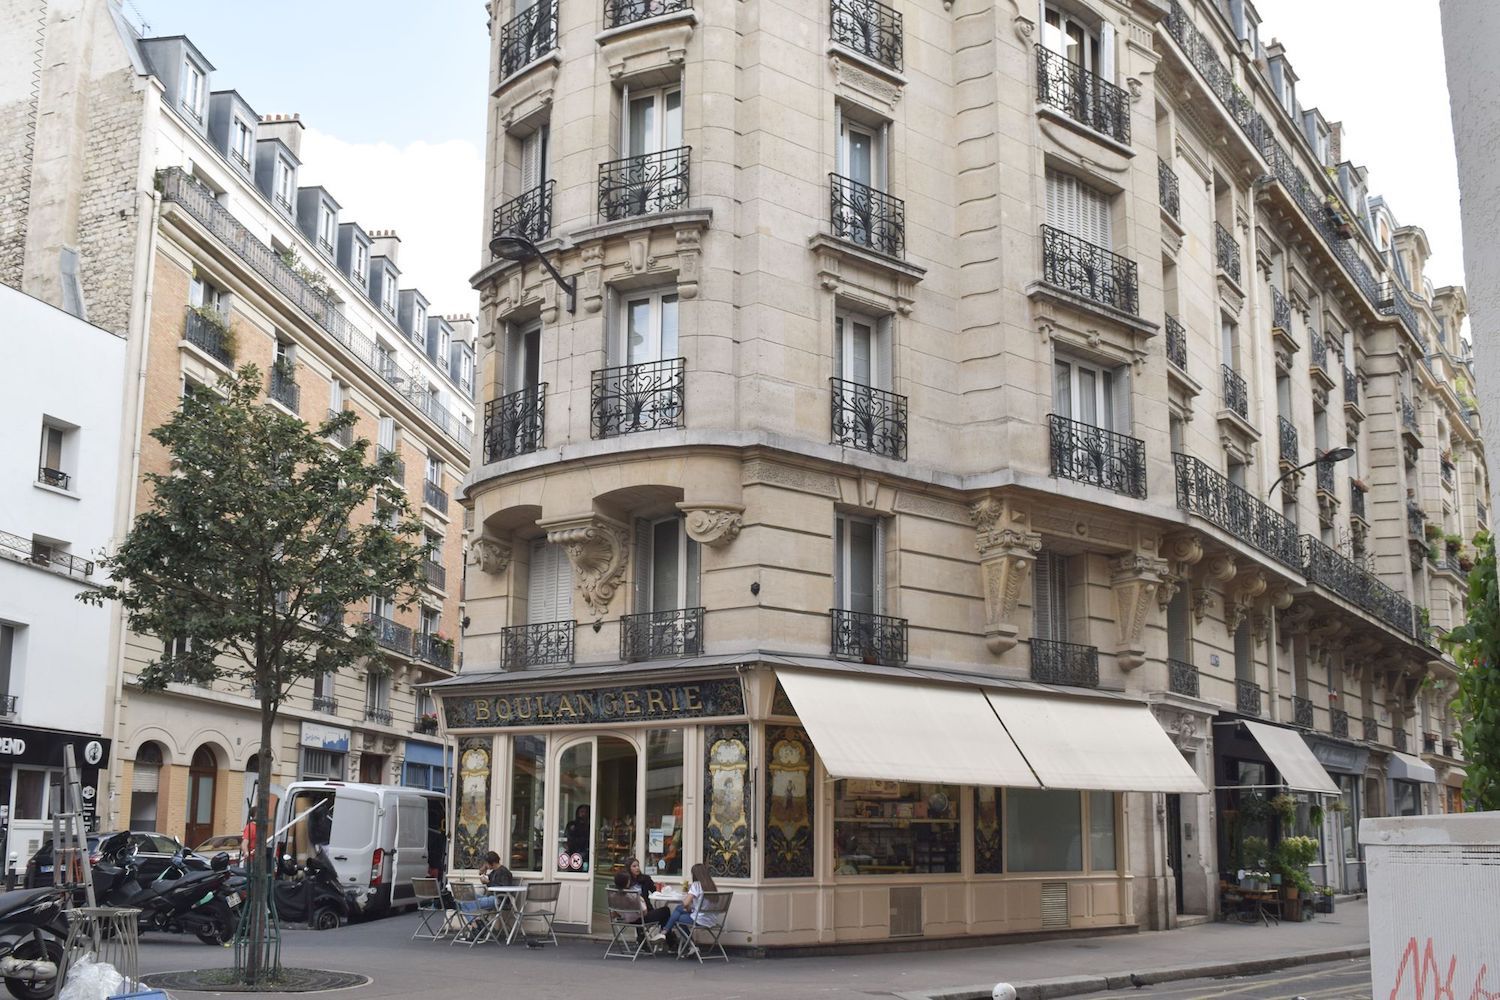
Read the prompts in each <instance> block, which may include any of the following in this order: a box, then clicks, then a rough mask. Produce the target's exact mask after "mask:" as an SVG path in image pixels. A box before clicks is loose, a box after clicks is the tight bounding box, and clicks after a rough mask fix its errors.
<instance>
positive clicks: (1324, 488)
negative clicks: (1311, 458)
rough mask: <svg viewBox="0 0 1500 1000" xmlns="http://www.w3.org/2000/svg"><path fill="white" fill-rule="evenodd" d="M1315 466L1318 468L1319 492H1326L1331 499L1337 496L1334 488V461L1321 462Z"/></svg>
mask: <svg viewBox="0 0 1500 1000" xmlns="http://www.w3.org/2000/svg"><path fill="white" fill-rule="evenodd" d="M1315 468H1316V469H1317V481H1318V492H1319V493H1322V494H1324V495H1325V496H1327V497H1329V498H1330V499H1332V498H1334V497H1335V496H1337V493H1336V491H1335V490H1334V486H1333V480H1334V471H1333V463H1332V462H1319V463H1318V464H1317V466H1315Z"/></svg>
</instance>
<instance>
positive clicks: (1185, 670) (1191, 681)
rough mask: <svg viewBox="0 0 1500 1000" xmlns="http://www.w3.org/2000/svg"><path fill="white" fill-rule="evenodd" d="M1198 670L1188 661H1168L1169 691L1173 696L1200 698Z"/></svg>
mask: <svg viewBox="0 0 1500 1000" xmlns="http://www.w3.org/2000/svg"><path fill="white" fill-rule="evenodd" d="M1198 688H1199V684H1198V668H1197V667H1195V666H1193V665H1192V664H1191V663H1188V662H1187V661H1186V660H1168V661H1167V689H1168V690H1169V691H1171V692H1172V693H1173V694H1181V695H1186V696H1187V697H1189V698H1197V697H1198Z"/></svg>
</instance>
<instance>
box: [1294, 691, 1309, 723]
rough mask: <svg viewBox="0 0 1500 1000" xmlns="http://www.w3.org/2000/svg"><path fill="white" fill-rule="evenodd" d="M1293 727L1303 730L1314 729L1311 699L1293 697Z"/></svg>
mask: <svg viewBox="0 0 1500 1000" xmlns="http://www.w3.org/2000/svg"><path fill="white" fill-rule="evenodd" d="M1292 725H1294V726H1299V727H1301V728H1302V729H1311V728H1312V727H1313V703H1312V700H1311V699H1309V698H1302V697H1299V696H1297V695H1292Z"/></svg>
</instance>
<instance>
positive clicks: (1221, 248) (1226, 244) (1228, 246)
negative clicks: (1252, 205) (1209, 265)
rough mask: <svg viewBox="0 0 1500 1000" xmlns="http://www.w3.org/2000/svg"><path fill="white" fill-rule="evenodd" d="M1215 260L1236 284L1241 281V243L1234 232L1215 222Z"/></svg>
mask: <svg viewBox="0 0 1500 1000" xmlns="http://www.w3.org/2000/svg"><path fill="white" fill-rule="evenodd" d="M1214 260H1215V261H1216V262H1217V263H1218V265H1219V270H1221V271H1223V272H1224V273H1225V274H1226V275H1228V276H1229V279H1230V280H1231V281H1233V282H1234V283H1235V284H1236V285H1238V284H1239V283H1240V278H1241V268H1240V244H1239V241H1237V240H1236V239H1235V238H1234V234H1233V233H1231V232H1230V231H1229V230H1227V229H1225V228H1224V226H1223V225H1222V224H1220V223H1217V222H1215V223H1214Z"/></svg>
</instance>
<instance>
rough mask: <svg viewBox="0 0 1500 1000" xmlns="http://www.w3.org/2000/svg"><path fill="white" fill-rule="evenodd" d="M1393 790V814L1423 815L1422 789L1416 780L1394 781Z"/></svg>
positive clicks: (1392, 783)
mask: <svg viewBox="0 0 1500 1000" xmlns="http://www.w3.org/2000/svg"><path fill="white" fill-rule="evenodd" d="M1391 792H1392V794H1393V795H1394V796H1395V799H1394V801H1393V802H1392V805H1393V806H1394V807H1395V808H1394V810H1393V812H1392V815H1393V816H1420V815H1422V790H1421V787H1420V786H1419V785H1418V784H1417V783H1416V782H1415V781H1392V782H1391Z"/></svg>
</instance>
